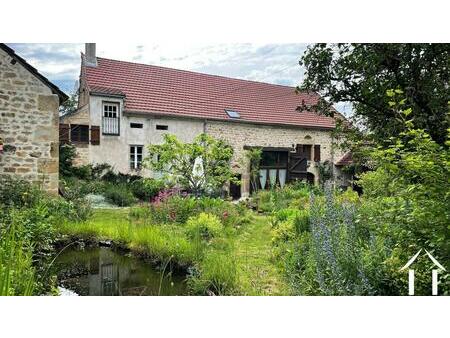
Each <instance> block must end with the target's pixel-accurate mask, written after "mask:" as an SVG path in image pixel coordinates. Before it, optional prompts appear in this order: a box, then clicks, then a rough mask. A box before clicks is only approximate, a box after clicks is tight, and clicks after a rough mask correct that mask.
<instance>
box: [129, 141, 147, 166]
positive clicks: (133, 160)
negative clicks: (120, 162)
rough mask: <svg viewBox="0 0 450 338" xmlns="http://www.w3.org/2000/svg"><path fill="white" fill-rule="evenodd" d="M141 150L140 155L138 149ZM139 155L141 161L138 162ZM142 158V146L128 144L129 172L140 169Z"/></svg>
mask: <svg viewBox="0 0 450 338" xmlns="http://www.w3.org/2000/svg"><path fill="white" fill-rule="evenodd" d="M139 148H141V152H140V154H139V153H138V149H139ZM139 155H141V160H140V161H139V160H138V156H139ZM143 158H144V146H143V145H140V144H130V157H129V163H130V169H131V170H141V169H142V160H143Z"/></svg>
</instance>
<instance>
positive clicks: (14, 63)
mask: <svg viewBox="0 0 450 338" xmlns="http://www.w3.org/2000/svg"><path fill="white" fill-rule="evenodd" d="M67 99H68V97H67V95H66V94H64V93H63V92H62V91H61V90H60V89H59V88H58V87H57V86H55V85H54V84H53V83H51V82H50V81H49V80H48V79H47V78H45V77H44V76H43V75H42V74H40V73H39V72H38V71H37V70H36V69H35V68H34V67H32V66H31V65H30V64H29V63H27V62H26V61H25V60H24V59H23V58H21V57H20V56H19V55H17V54H16V53H15V52H14V50H12V49H11V48H10V47H8V46H6V45H5V44H3V43H0V178H5V177H7V176H13V177H17V178H21V179H25V180H27V181H30V182H32V183H35V184H38V185H39V186H40V187H41V188H42V189H44V190H46V191H48V192H51V193H54V194H56V193H57V192H58V179H59V177H58V166H59V138H58V137H59V135H58V125H59V113H58V108H59V106H60V104H62V103H63V102H64V101H66V100H67Z"/></svg>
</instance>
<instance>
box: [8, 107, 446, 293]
mask: <svg viewBox="0 0 450 338" xmlns="http://www.w3.org/2000/svg"><path fill="white" fill-rule="evenodd" d="M402 114H403V117H404V118H405V120H406V121H407V115H408V112H407V111H405V112H403V113H402ZM201 137H202V139H201V140H199V143H198V144H195V143H194V144H193V145H184V144H182V143H180V142H179V141H178V140H176V139H175V138H173V137H168V138H167V139H166V142H165V143H164V144H163V145H161V146H151V151H152V152H153V154H154V153H158V154H159V155H160V156H159V158H160V161H159V162H157V163H154V164H153V168H155V166H156V167H157V168H158V169H159V170H164V168H166V169H165V170H167V173H169V172H170V179H169V178H168V176H167V177H165V176H163V177H165V178H161V179H152V178H142V177H138V176H130V175H123V174H120V173H115V172H114V171H113V170H112V168H111V167H109V166H108V165H106V164H105V165H95V166H92V165H89V166H84V167H74V166H73V165H72V164H71V161H72V160H73V156H74V154H73V152H72V150H71V148H70V147H69V148H68V149H69V150H67V149H63V150H62V153H63V154H65V155H64V156H63V157H62V158H63V159H64V160H62V161H61V176H62V180H61V195H62V196H60V197H52V196H47V195H45V193H43V192H42V191H40V190H39V189H38V188H36V187H35V186H32V185H30V184H28V183H26V182H22V181H18V180H11V179H6V180H2V184H1V187H0V204H1V205H2V208H1V213H0V232H1V236H2V241H1V244H0V294H2V295H39V294H46V295H51V294H54V295H57V294H59V293H60V291H61V290H60V289H58V285H59V281H58V276H57V273H55V271H54V268H53V267H54V266H56V265H57V262H58V260H57V258H58V256H60V255H61V254H62V253H63V252H64V250H68V248H69V247H71V246H72V247H73V246H80V247H81V250H83V248H86V247H96V246H97V247H98V246H99V245H104V246H105V245H106V246H108V247H109V248H110V249H111V250H114V251H116V252H118V253H120V254H121V255H132V256H133V257H135V258H136V259H138V260H145V261H146V262H147V263H148V269H155V271H157V273H158V275H160V276H161V281H160V283H162V281H163V280H165V279H167V280H170V279H171V278H172V276H174V275H176V276H178V277H180V276H181V277H182V278H181V279H182V283H183V284H184V286H185V289H186V290H187V291H186V294H191V295H404V294H407V285H408V283H407V274H405V273H404V272H401V271H399V270H400V267H401V266H403V265H404V264H405V263H406V262H407V261H408V259H409V258H410V257H411V256H412V255H413V254H414V253H415V252H417V251H418V250H419V249H421V248H423V247H426V248H427V250H429V251H430V252H431V253H432V254H433V256H434V257H436V259H437V260H439V261H442V262H446V261H448V258H449V255H450V251H449V248H450V242H449V236H448V233H449V227H448V224H449V211H448V205H450V203H449V194H448V192H449V191H450V189H449V182H448V177H449V175H448V174H449V163H450V161H449V152H448V148H446V147H444V146H441V145H439V144H437V143H436V142H434V141H433V140H432V139H431V138H430V136H429V135H428V134H427V133H426V132H425V131H423V130H420V129H415V128H414V125H413V124H412V123H410V122H406V128H405V131H404V132H402V133H400V135H399V136H398V137H396V138H392V139H391V140H390V143H389V145H388V146H387V147H384V148H381V147H378V148H373V147H371V148H370V149H365V150H364V151H365V152H364V151H362V153H364V155H365V156H366V158H368V159H370V163H371V166H372V169H371V170H369V171H365V172H363V173H361V174H359V175H358V177H357V184H358V186H359V187H360V188H361V189H362V191H363V194H361V195H358V193H356V192H355V191H352V190H351V189H349V190H346V191H340V190H338V189H335V188H333V185H332V182H331V181H328V182H324V183H323V184H322V185H321V186H310V185H308V184H306V183H303V182H294V183H292V184H289V185H286V186H285V187H283V188H280V187H273V188H271V189H269V190H260V191H256V192H255V193H254V194H253V195H252V196H251V197H250V198H249V199H246V200H242V201H239V202H237V201H231V200H229V199H227V198H226V197H225V196H224V195H223V191H222V190H221V187H222V186H223V184H224V182H225V181H227V180H230V178H231V176H232V173H231V172H229V171H227V169H226V168H228V167H229V166H228V165H227V163H228V162H229V160H230V157H231V155H232V152H228V153H227V152H220V153H219V154H218V152H217V149H218V148H219V147H221V148H223V147H224V145H223V144H222V143H220V142H219V141H216V140H213V139H205V136H201ZM200 144H201V146H200ZM63 147H67V146H63ZM175 148H176V151H175ZM253 151H254V150H253ZM169 153H171V154H178V156H175V157H174V156H168V155H167V154H169ZM153 154H152V155H153ZM217 154H218V155H217ZM224 154H225V155H224ZM216 155H217V156H216ZM199 156H201V157H203V158H205V159H206V160H205V161H204V166H205V168H207V167H208V163H213V162H214V165H213V166H212V169H211V170H208V169H203V168H202V170H201V171H199V170H198V168H197V169H196V168H195V166H196V165H198V164H196V163H197V161H195V159H196V158H197V157H199ZM251 156H254V154H253V155H251ZM154 157H155V156H151V158H154ZM161 159H162V160H161ZM164 159H165V160H164ZM180 159H182V160H185V159H186V161H185V163H183V164H182V165H180V164H178V167H179V168H184V169H182V170H180V171H179V172H178V173H176V172H175V171H174V170H173V169H172V168H171V165H173V162H172V161H174V160H176V161H180ZM208 161H209V162H208ZM150 166H152V164H150ZM183 166H184V167H183ZM199 172H200V173H199ZM186 173H192V175H191V176H190V175H186ZM208 176H210V177H211V179H210V178H209V177H208ZM205 182H207V183H205ZM192 187H194V189H192ZM189 188H190V189H189ZM89 196H90V198H88V197H89ZM93 196H97V197H98V196H101V197H102V198H104V200H101V201H100V202H99V201H98V200H96V199H95V198H92V197H93ZM102 203H106V207H105V205H103V204H102ZM415 270H416V274H417V275H416V276H419V277H416V278H417V285H416V294H424V295H425V294H429V285H430V283H429V280H430V279H431V276H429V275H430V273H429V272H430V271H429V270H430V268H429V264H428V261H427V260H426V259H419V261H418V262H417V266H416V267H415ZM446 278H448V273H447V274H445V272H444V273H443V274H442V276H441V280H442V281H445V279H446ZM169 285H170V283H169ZM172 285H173V283H172ZM160 290H161V287H160V288H159V291H160ZM440 292H441V293H442V294H447V295H448V294H449V292H450V289H449V287H448V283H441V285H440Z"/></svg>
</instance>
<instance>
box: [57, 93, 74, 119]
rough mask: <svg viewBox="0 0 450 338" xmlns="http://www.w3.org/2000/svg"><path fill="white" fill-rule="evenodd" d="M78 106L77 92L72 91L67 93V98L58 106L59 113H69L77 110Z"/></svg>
mask: <svg viewBox="0 0 450 338" xmlns="http://www.w3.org/2000/svg"><path fill="white" fill-rule="evenodd" d="M77 106H78V93H77V92H74V93H72V94H70V95H69V99H68V100H66V101H64V102H63V103H62V104H61V106H60V107H59V114H60V115H66V114H71V113H73V112H74V111H75V110H77Z"/></svg>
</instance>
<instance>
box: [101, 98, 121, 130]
mask: <svg viewBox="0 0 450 338" xmlns="http://www.w3.org/2000/svg"><path fill="white" fill-rule="evenodd" d="M119 117H120V106H119V104H118V103H113V102H103V117H102V126H103V131H102V133H103V135H120V124H119Z"/></svg>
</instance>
